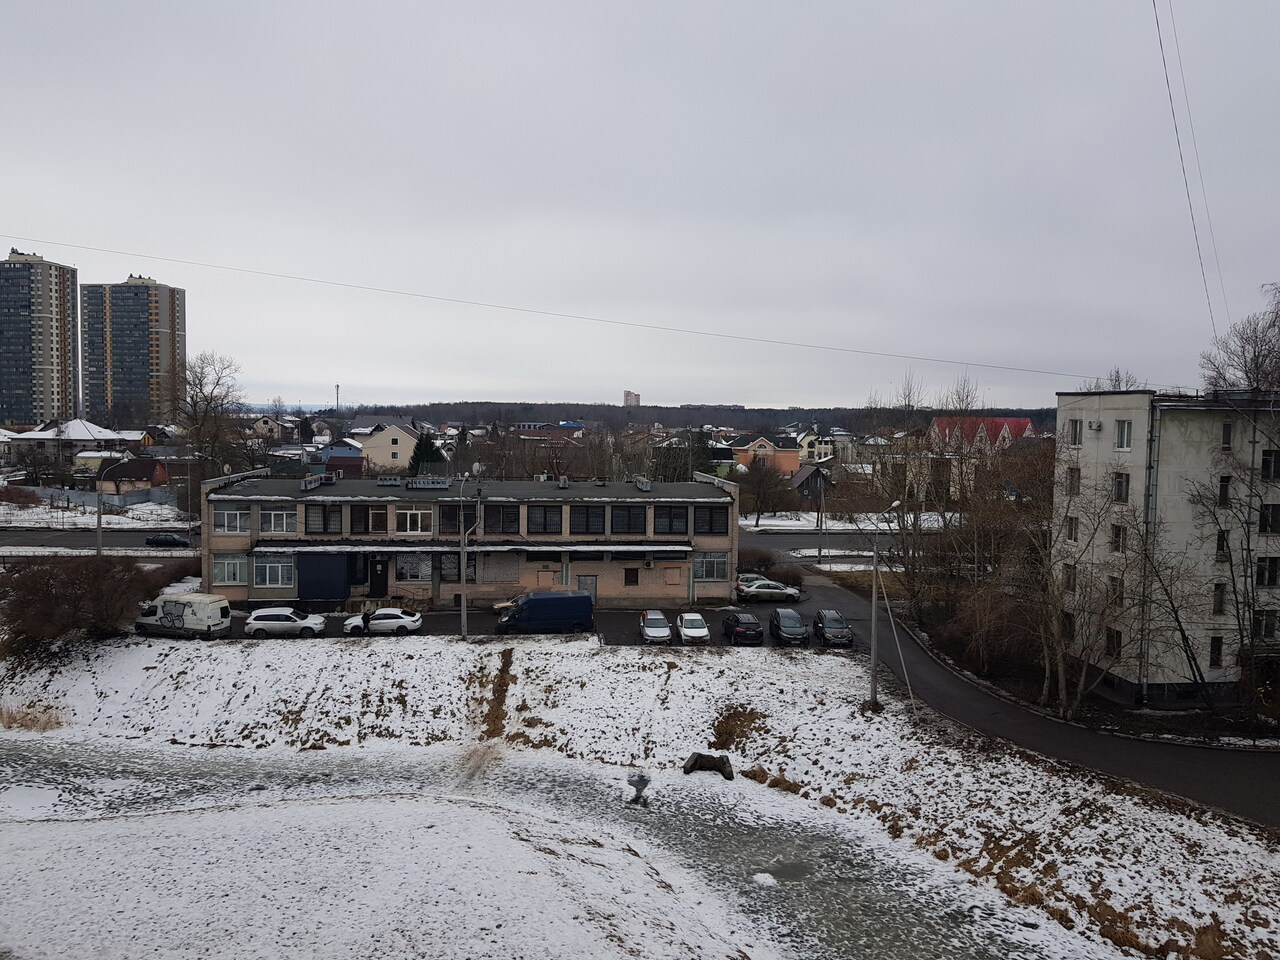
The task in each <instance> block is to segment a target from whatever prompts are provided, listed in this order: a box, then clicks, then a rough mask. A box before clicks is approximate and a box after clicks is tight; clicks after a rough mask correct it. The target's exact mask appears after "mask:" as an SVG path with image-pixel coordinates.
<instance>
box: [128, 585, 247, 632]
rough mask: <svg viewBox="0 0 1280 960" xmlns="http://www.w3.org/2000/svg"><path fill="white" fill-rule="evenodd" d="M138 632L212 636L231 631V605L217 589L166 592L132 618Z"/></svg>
mask: <svg viewBox="0 0 1280 960" xmlns="http://www.w3.org/2000/svg"><path fill="white" fill-rule="evenodd" d="M133 628H134V629H135V630H136V631H137V632H138V633H139V634H140V635H141V636H144V637H146V636H151V635H159V636H169V637H191V638H193V639H195V638H199V639H202V640H212V639H214V638H215V637H225V636H226V635H227V634H229V633H230V632H231V606H230V605H229V604H228V603H227V598H226V597H224V596H222V595H221V594H219V593H166V594H164V595H163V596H160V597H157V598H156V599H155V600H153V601H152V602H151V603H149V604H147V608H146V609H145V610H143V611H142V614H141V615H140V616H139V617H138V619H137V620H135V621H134V622H133Z"/></svg>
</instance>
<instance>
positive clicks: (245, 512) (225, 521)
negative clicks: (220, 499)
mask: <svg viewBox="0 0 1280 960" xmlns="http://www.w3.org/2000/svg"><path fill="white" fill-rule="evenodd" d="M249 525H250V520H249V505H248V504H247V503H226V504H223V503H215V504H214V505H213V532H214V533H248V532H249Z"/></svg>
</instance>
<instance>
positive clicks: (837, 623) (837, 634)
mask: <svg viewBox="0 0 1280 960" xmlns="http://www.w3.org/2000/svg"><path fill="white" fill-rule="evenodd" d="M813 636H814V639H815V640H817V641H818V643H820V644H822V646H824V647H829V646H833V645H834V644H837V643H844V644H852V643H853V630H852V629H851V628H850V627H849V623H848V621H847V620H845V618H844V614H842V613H841V612H840V611H839V610H819V611H818V615H817V616H816V617H814V618H813Z"/></svg>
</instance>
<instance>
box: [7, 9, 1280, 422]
mask: <svg viewBox="0 0 1280 960" xmlns="http://www.w3.org/2000/svg"><path fill="white" fill-rule="evenodd" d="M1157 2H1158V5H1159V8H1160V11H1161V14H1162V17H1164V18H1165V19H1164V21H1163V22H1164V25H1165V29H1166V33H1165V45H1166V50H1167V52H1168V54H1169V57H1170V69H1171V71H1172V80H1173V83H1174V91H1175V95H1176V98H1177V102H1178V108H1179V113H1180V120H1181V122H1182V124H1183V127H1182V136H1183V145H1184V148H1185V152H1186V155H1187V160H1188V164H1189V174H1190V175H1191V177H1192V181H1191V184H1192V192H1193V196H1194V198H1195V201H1196V206H1197V212H1198V215H1199V217H1200V220H1199V223H1200V231H1201V243H1202V247H1203V250H1204V254H1205V257H1206V261H1207V267H1208V269H1209V283H1210V292H1211V294H1212V297H1213V306H1214V310H1215V315H1216V318H1217V323H1218V326H1219V328H1222V327H1223V326H1225V325H1226V324H1227V323H1228V322H1230V320H1234V319H1239V318H1240V317H1241V316H1243V315H1244V314H1246V313H1248V312H1250V311H1253V310H1256V309H1259V308H1260V306H1261V304H1262V298H1261V296H1260V294H1259V292H1258V288H1259V286H1260V285H1261V284H1263V283H1267V282H1270V281H1274V280H1280V269H1277V258H1276V245H1275V240H1274V233H1275V229H1276V222H1277V216H1276V213H1277V209H1276V188H1277V187H1276V185H1277V182H1278V178H1277V174H1276V171H1277V169H1280V164H1278V163H1277V159H1278V158H1277V155H1276V154H1277V149H1276V146H1277V138H1280V132H1278V131H1280V122H1277V121H1278V120H1280V117H1278V116H1277V114H1280V58H1277V57H1276V56H1275V51H1274V45H1275V41H1276V38H1277V37H1280V3H1276V2H1274V0H1259V2H1252V3H1250V2H1231V3H1223V2H1220V0H1214V2H1209V0H1197V2H1188V0H1173V3H1174V6H1173V13H1174V14H1175V16H1176V26H1177V30H1178V39H1179V41H1180V44H1181V51H1182V64H1183V68H1184V70H1185V76H1186V83H1187V91H1188V94H1189V98H1190V104H1191V109H1192V119H1193V120H1194V123H1195V133H1196V138H1197V141H1198V146H1199V156H1200V162H1201V164H1202V166H1203V171H1204V182H1205V188H1206V190H1207V194H1208V200H1209V211H1210V213H1211V215H1212V219H1213V228H1214V231H1215V234H1216V239H1217V250H1218V256H1219V259H1220V262H1221V276H1222V287H1220V286H1219V280H1218V273H1217V271H1216V269H1215V267H1214V260H1213V249H1212V247H1211V246H1210V243H1209V237H1208V225H1207V223H1206V221H1205V218H1204V210H1203V206H1202V204H1201V202H1200V187H1199V182H1198V180H1197V179H1196V174H1195V168H1194V166H1193V164H1194V154H1193V152H1192V149H1191V141H1190V129H1189V127H1188V126H1187V124H1186V120H1187V117H1186V113H1185V111H1184V110H1183V105H1182V103H1181V80H1180V77H1179V74H1178V65H1177V61H1176V59H1175V58H1174V50H1173V37H1172V33H1171V32H1170V30H1169V27H1170V24H1169V20H1168V12H1169V5H1168V4H1169V0H1157ZM0 81H3V90H4V100H3V104H4V106H3V114H2V116H3V119H2V120H0V136H2V137H3V146H4V149H3V151H0V170H2V171H3V178H2V179H0V196H2V197H3V203H2V204H0V231H3V233H4V240H3V241H2V242H6V243H8V244H10V245H16V246H18V247H19V248H20V249H23V250H25V251H28V252H30V251H34V252H38V253H40V254H42V255H44V256H45V257H46V258H48V259H52V260H57V261H59V262H62V263H71V264H74V265H76V266H78V267H79V268H80V279H81V281H82V282H113V281H120V280H123V279H124V278H125V277H126V276H127V275H128V274H129V273H142V274H145V275H148V276H153V277H155V278H156V279H157V280H159V281H161V282H164V283H170V284H173V285H176V286H182V287H185V288H186V289H187V297H188V301H187V302H188V342H189V349H190V350H191V351H192V352H195V351H199V350H205V349H211V350H216V351H218V352H221V353H227V354H231V355H233V356H235V357H236V358H237V359H239V360H240V362H241V363H242V365H243V368H244V372H243V382H244V384H245V386H246V388H247V390H248V394H249V399H250V400H251V401H253V402H263V401H266V400H267V399H269V398H270V397H271V396H274V395H275V394H281V395H282V396H283V397H284V398H285V400H286V401H287V402H288V403H289V404H293V403H295V402H299V401H300V402H302V403H326V402H328V401H331V399H332V397H333V385H334V383H341V384H342V399H343V402H344V403H347V402H352V403H360V402H364V403H377V402H387V403H407V402H415V401H436V400H454V399H457V400H467V399H474V400H479V399H494V400H521V399H528V400H569V401H608V402H614V403H617V402H620V400H621V394H622V390H623V389H624V388H627V389H631V390H636V391H638V392H639V393H640V394H641V396H642V399H643V400H644V401H645V402H650V403H682V402H685V403H689V402H709V403H717V402H724V403H745V404H748V405H752V406H755V405H782V406H786V405H801V406H810V405H813V406H818V405H858V404H861V403H862V402H864V401H865V400H866V399H867V397H868V395H869V394H870V393H873V392H874V393H876V394H878V395H879V396H881V397H883V398H889V397H891V396H892V395H893V393H894V391H895V390H896V389H897V388H898V386H899V385H900V384H901V383H902V380H903V378H904V376H906V375H907V372H908V371H909V370H910V371H911V372H912V373H913V374H914V376H915V377H916V378H917V379H918V380H920V381H921V382H922V383H923V384H924V385H925V387H926V388H928V389H929V390H930V391H933V390H936V389H938V388H940V387H941V386H943V385H945V384H947V383H950V382H951V381H953V380H954V379H955V378H956V377H957V376H958V375H959V374H961V373H963V372H965V368H964V367H963V366H962V365H950V364H937V363H929V362H924V361H921V360H914V361H909V360H903V359H893V358H884V357H867V356H861V355H858V354H853V353H845V352H838V351H835V350H831V349H812V348H806V347H801V346H793V345H761V344H752V343H741V342H735V341H732V340H725V339H713V338H708V337H704V336H691V335H687V334H682V333H671V332H662V331H655V330H651V329H639V328H629V327H620V326H611V325H604V324H599V323H592V322H587V321H583V320H574V319H557V318H554V317H547V316H539V315H537V314H532V313H512V312H509V311H503V310H497V309H492V308H489V307H479V306H468V305H464V304H459V303H449V302H442V301H437V300H430V299H421V298H411V297H405V296H397V295H393V294H389V293H377V292H370V291H363V290H354V289H345V288H342V287H334V286H322V285H316V284H311V283H303V282H298V281H295V280H287V279H275V278H269V277H260V276H252V275H247V274H242V273H235V272H229V271H225V270H218V269H210V268H208V267H203V266H191V265H184V264H177V263H163V262H157V261H153V260H147V259H142V258H141V257H139V256H119V255H114V254H109V253H100V252H92V251H89V250H82V249H71V248H69V247H65V246H58V245H57V244H79V245H84V246H89V247H99V248H106V249H110V250H120V251H129V252H131V253H135V254H148V255H154V256H160V257H170V258H176V259H180V260H188V261H199V262H203V263H209V264H221V265H226V266H234V267H243V268H249V269H254V270H261V271H268V272H272V273H280V274H290V275H295V276H300V277H312V278H320V279H325V280H331V281H338V282H343V283H350V284H359V285H366V286H373V287H381V288H387V289H391V290H398V291H406V292H411V293H419V294H427V295H431V296H436V297H445V298H456V299H461V300H473V301H484V302H486V303H496V304H506V305H511V306H515V307H521V308H526V309H531V310H542V311H551V312H556V313H562V314H580V315H586V316H591V317H599V318H604V319H608V320H614V321H624V322H628V323H638V324H650V325H656V326H662V327H680V328H689V329H694V330H702V331H709V332H714V333H728V334H740V335H744V336H748V337H758V338H765V339H770V340H779V341H783V342H784V343H785V344H796V343H804V344H815V345H822V346H826V347H841V348H852V349H857V350H867V351H877V352H881V353H891V354H909V355H915V356H927V357H939V358H947V359H951V360H955V361H960V362H963V361H970V362H973V363H989V364H998V365H1007V366H1013V367H1023V368H1031V369H1035V370H1043V371H1060V372H1064V373H1067V374H1070V375H1073V376H1068V377H1053V376H1044V375H1036V374H1026V373H1016V372H1010V371H1001V370H991V369H982V368H979V367H976V366H974V367H969V368H968V373H969V375H970V376H971V377H972V378H973V379H975V380H976V381H977V383H978V385H979V387H980V389H982V390H983V391H985V395H986V398H987V400H988V401H989V403H991V404H992V405H1034V406H1046V405H1051V404H1052V403H1053V402H1054V401H1053V393H1054V391H1056V390H1070V389H1073V388H1075V387H1076V386H1077V384H1078V376H1074V375H1095V374H1100V373H1104V372H1106V370H1108V369H1109V368H1110V367H1111V366H1113V365H1115V364H1119V365H1120V366H1122V367H1127V368H1130V369H1132V370H1133V371H1134V372H1135V373H1137V374H1138V375H1139V376H1141V377H1142V378H1144V379H1147V380H1149V381H1151V382H1152V383H1157V384H1188V385H1194V384H1195V383H1196V381H1197V379H1198V378H1197V370H1196V359H1197V355H1198V352H1199V351H1200V349H1202V348H1203V347H1204V346H1205V345H1206V344H1207V341H1208V339H1209V337H1210V336H1211V329H1210V321H1209V311H1208V307H1207V305H1206V301H1205V294H1204V291H1203V288H1202V283H1201V278H1200V272H1199V267H1198V265H1197V258H1196V249H1195V246H1194V242H1193V238H1192V233H1191V225H1190V220H1189V217H1188V212H1187V202H1186V198H1185V195H1184V188H1183V182H1182V174H1181V172H1180V170H1179V164H1178V155H1177V152H1176V146H1175V141H1174V132H1173V126H1172V122H1171V119H1170V113H1169V104H1168V98H1167V94H1166V91H1165V81H1164V76H1163V73H1162V70H1161V61H1160V50H1159V46H1158V43H1157V36H1156V30H1155V21H1154V15H1153V10H1152V5H1151V3H1150V2H1146V0H1128V2H1122V0H1096V2H1087V0H1073V2H1070V3H1063V2H1060V0H1059V2H1054V3H1048V2H1043V3H1041V2H1029V0H1009V2H976V0H975V2H969V3H955V2H928V3H926V2H918V3H914V2H901V3H897V2H895V3H878V4H868V3H850V2H848V0H844V2H829V3H827V2H807V3H788V4H782V3H774V4H761V3H744V2H738V0H735V2H723V3H696V2H695V3H689V2H682V3H646V4H634V3H633V4H620V3H600V2H583V3H560V2H556V3H528V2H515V3H475V2H457V3H433V2H425V3H419V4H408V3H402V4H389V3H378V2H371V3H358V4H353V3H341V4H331V3H317V2H305V3H303V2H291V3H283V2H279V3H228V2H219V3H206V4H193V3H172V2H168V3H123V4H119V3H116V4H102V3H89V2H60V3H24V4H10V5H8V6H7V7H6V8H5V10H4V12H3V15H2V16H0ZM11 237H26V238H39V239H41V240H43V241H46V242H41V243H31V242H27V241H18V240H13V239H9V238H11ZM1223 288H1225V296H1224V290H1223Z"/></svg>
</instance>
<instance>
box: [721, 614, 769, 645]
mask: <svg viewBox="0 0 1280 960" xmlns="http://www.w3.org/2000/svg"><path fill="white" fill-rule="evenodd" d="M720 629H721V631H722V632H723V633H724V635H725V636H726V637H728V638H729V642H730V643H759V644H763V643H764V625H763V624H762V623H761V622H760V620H759V619H758V618H757V617H756V615H755V614H754V613H731V614H729V616H727V617H725V618H724V620H723V621H721V625H720Z"/></svg>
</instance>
